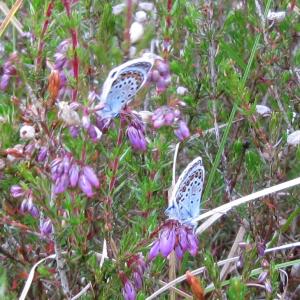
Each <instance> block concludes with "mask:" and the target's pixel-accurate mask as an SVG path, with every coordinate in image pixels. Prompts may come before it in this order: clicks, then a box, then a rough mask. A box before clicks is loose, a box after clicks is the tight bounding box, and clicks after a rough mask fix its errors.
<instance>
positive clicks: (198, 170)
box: [165, 157, 205, 224]
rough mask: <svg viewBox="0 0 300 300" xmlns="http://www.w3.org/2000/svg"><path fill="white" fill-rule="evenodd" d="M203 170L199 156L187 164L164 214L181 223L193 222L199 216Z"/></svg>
mask: <svg viewBox="0 0 300 300" xmlns="http://www.w3.org/2000/svg"><path fill="white" fill-rule="evenodd" d="M204 176H205V170H204V167H203V164H202V159H201V157H197V158H196V159H194V160H193V161H192V162H190V163H189V164H188V166H187V167H186V168H185V170H184V171H183V172H182V174H181V175H180V177H179V178H178V181H177V182H176V184H175V187H174V189H173V192H172V196H171V204H170V206H169V207H168V208H167V209H166V211H165V214H166V215H167V216H168V217H169V218H170V219H175V220H178V221H179V222H181V223H184V224H186V223H188V224H193V219H195V218H196V217H198V216H199V213H200V202H201V195H202V191H203V183H204Z"/></svg>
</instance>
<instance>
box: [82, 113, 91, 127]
mask: <svg viewBox="0 0 300 300" xmlns="http://www.w3.org/2000/svg"><path fill="white" fill-rule="evenodd" d="M90 125H91V119H90V117H89V116H88V115H85V116H83V117H82V126H83V128H84V129H86V130H87V129H88V128H89V127H90Z"/></svg>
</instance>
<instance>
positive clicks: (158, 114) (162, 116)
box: [152, 105, 190, 141]
mask: <svg viewBox="0 0 300 300" xmlns="http://www.w3.org/2000/svg"><path fill="white" fill-rule="evenodd" d="M152 125H153V127H154V128H155V129H158V128H161V127H163V126H172V127H174V128H175V129H174V133H175V135H176V136H177V138H178V139H179V140H180V141H183V140H185V139H187V138H188V137H189V136H190V130H189V128H188V126H187V124H186V122H185V121H184V120H182V118H181V113H180V110H179V109H177V108H173V107H171V106H166V105H165V106H161V107H159V108H157V109H156V110H155V111H154V113H153V115H152Z"/></svg>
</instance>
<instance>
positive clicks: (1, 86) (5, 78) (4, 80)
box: [0, 74, 11, 91]
mask: <svg viewBox="0 0 300 300" xmlns="http://www.w3.org/2000/svg"><path fill="white" fill-rule="evenodd" d="M10 78H11V76H9V75H8V74H3V75H2V77H1V80H0V90H1V91H5V90H6V89H7V87H8V85H9V81H10Z"/></svg>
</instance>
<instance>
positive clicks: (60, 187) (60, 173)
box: [51, 152, 100, 197]
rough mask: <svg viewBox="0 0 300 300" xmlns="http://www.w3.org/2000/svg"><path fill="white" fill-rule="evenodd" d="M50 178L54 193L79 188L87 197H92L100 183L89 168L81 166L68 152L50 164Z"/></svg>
mask: <svg viewBox="0 0 300 300" xmlns="http://www.w3.org/2000/svg"><path fill="white" fill-rule="evenodd" d="M51 178H52V180H53V181H54V183H55V185H54V193H55V194H60V193H63V192H64V191H65V190H66V189H67V188H69V187H70V188H75V187H79V189H80V190H81V191H82V192H83V193H84V194H85V195H86V196H87V197H92V196H93V195H94V189H97V188H99V186H100V181H99V179H98V177H97V175H96V173H95V171H94V170H93V169H92V168H91V167H90V166H81V165H80V164H79V163H78V162H77V161H76V160H75V159H74V158H73V157H72V155H71V153H69V152H65V153H64V155H63V156H62V157H58V158H56V159H54V160H53V161H52V163H51Z"/></svg>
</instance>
